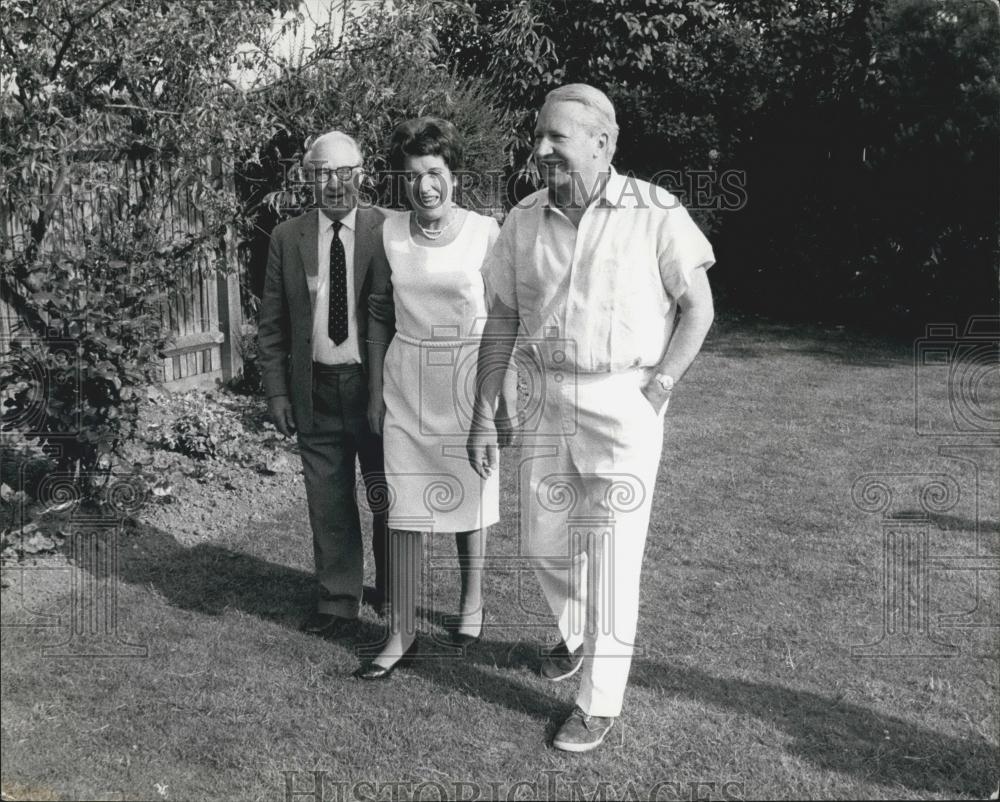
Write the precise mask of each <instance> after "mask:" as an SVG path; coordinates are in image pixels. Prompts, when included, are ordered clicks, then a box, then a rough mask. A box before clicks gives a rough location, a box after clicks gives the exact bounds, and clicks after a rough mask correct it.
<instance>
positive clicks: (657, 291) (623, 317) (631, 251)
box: [482, 171, 715, 373]
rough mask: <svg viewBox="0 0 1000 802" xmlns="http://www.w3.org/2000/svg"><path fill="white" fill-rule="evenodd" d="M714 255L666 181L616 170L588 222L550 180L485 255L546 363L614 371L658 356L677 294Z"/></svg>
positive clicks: (493, 280)
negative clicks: (553, 197) (556, 201)
mask: <svg viewBox="0 0 1000 802" xmlns="http://www.w3.org/2000/svg"><path fill="white" fill-rule="evenodd" d="M714 262H715V255H714V254H713V252H712V246H711V245H710V244H709V242H708V240H707V239H705V236H704V235H703V234H702V233H701V231H700V230H699V229H698V226H697V225H695V223H694V221H693V220H692V219H691V217H690V216H689V215H688V213H687V210H686V209H684V207H683V206H682V205H681V204H680V202H679V201H678V200H677V198H675V197H674V196H673V195H671V194H670V193H669V192H667V191H666V190H663V189H661V188H660V187H657V186H654V185H652V184H649V183H647V182H645V181H640V180H638V179H636V178H633V177H632V176H624V175H620V174H619V173H617V172H615V171H612V172H611V175H610V178H609V179H608V182H607V184H606V185H605V187H604V191H603V192H602V193H601V196H600V198H598V199H597V200H596V201H595V202H594V203H592V204H591V205H590V206H589V207H588V208H587V210H586V211H585V212H584V214H583V218H582V219H581V220H580V225H579V227H577V226H574V225H573V223H571V222H570V221H569V219H568V218H567V217H566V215H565V214H563V212H562V211H561V210H559V209H557V208H556V207H555V206H552V205H551V204H550V203H549V197H548V192H547V190H546V189H541V190H539V191H538V192H536V193H534V194H533V195H530V196H528V197H527V198H525V199H524V200H523V201H521V203H519V204H518V205H517V206H516V207H515V208H514V209H512V210H511V212H510V214H509V215H508V216H507V220H506V222H505V223H504V224H503V228H502V229H501V231H500V237H499V239H498V240H497V243H496V245H495V246H494V247H493V250H492V251H491V252H490V255H489V256H488V257H487V258H486V262H485V263H484V265H483V271H482V273H483V279H484V280H485V282H486V289H487V299H488V300H489V301H490V302H492V300H493V297H494V295H495V296H496V297H499V298H500V300H501V301H503V302H504V303H505V304H506V305H507V306H509V307H510V308H511V309H513V310H515V311H516V312H517V313H518V316H519V318H520V322H521V332H520V333H521V335H522V336H525V335H526V336H527V338H528V341H529V342H530V341H531V340H537V341H538V343H537V344H538V345H540V347H541V350H542V354H541V356H542V358H543V359H544V360H545V364H546V365H548V364H549V363H550V362H552V363H553V366H555V367H560V366H561V367H563V368H564V367H565V366H566V365H565V364H564V363H565V362H566V361H568V362H569V364H570V366H571V367H573V368H575V369H576V370H577V371H578V372H582V373H606V372H616V371H621V370H628V369H630V368H635V367H652V366H654V365H656V364H657V363H659V361H660V359H661V358H662V357H663V353H664V351H665V350H666V346H667V341H668V339H669V337H670V334H671V333H672V331H673V325H674V318H675V315H676V301H677V298H679V297H680V296H682V295H683V294H684V292H685V291H686V290H687V288H688V284H689V278H690V275H691V273H692V272H693V271H694V270H697V269H698V268H708V267H710V266H711V265H712V264H713V263H714Z"/></svg>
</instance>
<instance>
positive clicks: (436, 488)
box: [355, 117, 516, 680]
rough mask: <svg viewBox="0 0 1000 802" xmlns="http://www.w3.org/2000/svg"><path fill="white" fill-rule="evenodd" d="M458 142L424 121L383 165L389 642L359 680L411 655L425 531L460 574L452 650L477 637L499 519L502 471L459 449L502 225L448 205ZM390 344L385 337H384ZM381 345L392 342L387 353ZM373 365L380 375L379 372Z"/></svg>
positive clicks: (379, 279)
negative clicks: (397, 183) (443, 538)
mask: <svg viewBox="0 0 1000 802" xmlns="http://www.w3.org/2000/svg"><path fill="white" fill-rule="evenodd" d="M461 160H462V145H461V142H460V140H459V136H458V132H457V131H456V130H455V127H454V126H453V125H452V124H451V123H449V122H447V121H445V120H440V119H436V118H432V117H422V118H420V119H416V120H409V121H407V122H405V123H402V124H401V125H399V126H398V127H397V128H396V130H395V131H394V132H393V135H392V139H391V143H390V156H389V162H390V166H391V167H392V169H393V171H394V172H395V173H396V174H401V176H402V180H403V183H404V185H405V187H406V196H407V199H408V201H409V205H410V208H411V210H412V211H410V212H409V213H408V214H392V215H389V216H388V217H387V218H386V220H385V223H384V225H383V236H382V241H383V244H384V246H385V251H386V256H387V257H388V264H389V270H390V273H391V276H379V275H373V277H372V290H373V292H374V293H384V292H389V291H391V293H392V299H393V306H394V309H395V319H396V324H395V325H396V331H395V334H394V335H393V334H392V332H391V331H389V330H388V328H387V326H386V324H385V323H383V322H382V321H380V320H379V319H378V317H379V316H376V315H370V316H369V321H370V322H369V335H368V336H369V340H368V353H369V360H370V374H369V397H370V401H369V420H370V422H371V425H372V427H373V431H375V432H379V431H381V433H382V438H383V446H384V451H385V476H386V482H387V484H388V493H387V496H388V498H387V505H388V518H389V527H390V535H389V540H390V543H389V555H390V557H389V574H390V576H389V602H390V603H389V611H390V615H389V617H390V630H389V638H388V640H387V642H386V643H385V644H384V646H383V648H382V651H381V652H380V653H379V654H378V656H376V657H375V658H374V660H373V661H372V662H371V663H369V664H368V665H365V666H362V667H361V668H359V669H358V670H357V671H356V672H355V676H357V677H359V678H361V679H369V680H373V679H385V678H387V677H389V676H390V675H391V674H392V672H393V670H394V669H395V668H396V667H397V666H399V665H402V664H404V663H405V662H408V661H409V658H411V657H412V656H413V655H414V654H415V653H416V648H417V640H416V606H417V596H418V591H419V584H420V579H421V577H422V571H421V560H422V551H423V536H424V533H427V532H430V533H438V532H454V533H455V542H456V545H457V550H458V558H459V567H460V570H461V600H460V615H459V616H458V619H457V626H456V628H455V630H454V632H453V634H452V640H453V642H454V643H456V644H457V645H460V646H467V645H469V644H471V643H474V642H475V641H477V640H478V639H479V636H480V633H481V630H482V625H483V605H482V561H483V555H484V553H485V531H486V527H488V526H490V525H491V524H494V523H496V522H497V520H499V475H492V476H489V477H488V478H487V479H485V480H484V479H481V478H480V477H479V476H478V475H477V474H476V472H475V471H473V469H472V468H471V466H470V465H469V463H468V457H467V454H466V449H465V443H466V438H467V435H468V430H469V422H470V416H471V409H472V400H473V398H474V395H475V378H476V377H475V372H476V356H477V353H478V349H479V339H480V337H481V335H482V326H483V324H484V323H485V320H486V315H487V310H486V299H485V290H484V286H483V280H482V276H481V275H480V272H479V271H480V268H481V267H482V264H483V260H484V259H485V257H486V254H487V253H488V251H489V249H490V247H492V245H493V243H494V241H495V240H496V238H497V236H498V234H499V232H500V228H499V226H498V225H497V223H496V221H495V220H493V218H491V217H484V216H482V215H479V214H476V213H475V212H472V211H468V210H466V209H462V208H460V207H458V206H456V205H455V204H454V203H453V202H452V195H453V190H454V177H453V174H452V171H453V170H456V169H458V168H459V167H460V166H461ZM390 340H391V341H390ZM386 342H390V344H389V346H388V350H386V345H385V344H386ZM380 368H381V369H380ZM514 377H515V373H514V370H513V369H509V370H508V372H507V377H506V380H505V392H504V394H503V398H502V399H501V401H500V403H499V405H498V409H497V431H498V441H499V445H507V444H508V443H509V438H510V431H511V429H510V426H509V416H510V415H516V382H515V378H514Z"/></svg>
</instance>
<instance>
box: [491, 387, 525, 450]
mask: <svg viewBox="0 0 1000 802" xmlns="http://www.w3.org/2000/svg"><path fill="white" fill-rule="evenodd" d="M493 421H494V423H495V424H496V429H497V445H498V446H499V447H500V448H507V447H508V446H512V445H514V443H515V442H516V441H517V439H518V437H519V436H520V434H521V431H520V430H521V425H520V420H519V419H518V417H517V402H516V401H514V402H512V401H509V400H508V399H507V398H505V397H504V396H502V395H501V396H500V398H499V399H498V400H497V411H496V415H494V416H493Z"/></svg>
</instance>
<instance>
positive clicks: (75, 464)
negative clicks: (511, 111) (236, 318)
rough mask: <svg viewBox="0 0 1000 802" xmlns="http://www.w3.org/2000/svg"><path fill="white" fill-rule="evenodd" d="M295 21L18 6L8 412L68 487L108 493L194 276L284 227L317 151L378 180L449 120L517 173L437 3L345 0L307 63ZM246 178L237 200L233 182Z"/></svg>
mask: <svg viewBox="0 0 1000 802" xmlns="http://www.w3.org/2000/svg"><path fill="white" fill-rule="evenodd" d="M363 7H368V10H369V12H370V13H367V14H365V15H364V16H363V17H362V15H361V14H360V13H355V12H359V11H360V10H363ZM297 9H298V3H297V2H292V0H227V2H226V3H203V2H201V1H200V0H159V2H153V0H81V2H77V3H73V4H67V3H63V2H61V0H41V1H40V2H34V1H33V0H31V1H29V0H12V2H9V3H5V4H4V5H3V8H2V11H0V14H2V17H0V58H2V61H0V76H2V77H3V83H4V92H3V94H2V96H0V101H2V104H3V106H2V113H3V114H2V120H0V185H2V186H3V189H4V197H3V199H2V202H3V204H4V207H5V215H4V220H5V228H4V232H3V235H4V241H3V248H2V253H0V262H2V266H3V273H2V288H0V289H2V291H3V296H4V298H5V299H7V300H8V301H9V302H11V303H13V304H14V305H15V306H16V307H18V309H19V313H20V315H21V318H22V321H23V323H24V324H25V325H24V328H23V330H22V332H21V335H20V337H19V339H18V342H16V343H14V344H12V346H11V349H10V354H9V356H8V357H7V358H5V361H4V364H3V379H4V384H5V391H4V396H3V398H2V399H0V403H2V405H3V413H4V416H5V423H6V425H7V426H8V427H11V426H13V427H15V428H17V429H19V430H20V431H21V432H22V433H23V434H25V435H28V436H29V437H32V438H34V439H35V440H37V441H39V442H41V443H43V444H45V445H46V447H47V448H49V450H50V451H52V452H53V453H54V454H56V456H57V458H58V461H59V462H60V463H61V464H60V465H59V469H60V470H71V471H74V472H76V473H78V474H79V475H81V476H84V475H87V476H91V475H93V474H94V468H95V466H99V465H107V464H109V458H110V455H112V454H113V452H115V450H116V449H117V448H118V446H120V445H121V443H122V442H123V440H124V439H126V438H128V437H129V436H130V435H131V433H132V432H133V430H134V427H135V416H136V413H137V399H138V394H139V390H140V388H141V387H142V386H143V385H144V384H146V383H147V382H149V381H150V380H151V379H153V378H155V374H156V371H157V367H158V365H157V363H158V360H159V358H160V355H161V351H162V348H163V347H164V344H165V343H167V341H168V340H169V337H170V329H169V326H168V321H167V320H166V319H165V317H164V316H163V315H162V314H161V307H160V303H161V299H162V298H163V297H164V296H165V295H166V294H167V293H168V292H169V291H170V290H171V289H172V288H173V287H174V286H175V285H176V284H177V283H178V277H179V276H180V275H181V273H182V271H184V270H188V269H190V268H191V266H192V265H193V264H195V263H196V262H197V263H202V264H203V263H204V262H205V261H206V260H208V261H209V263H212V264H215V265H217V266H220V267H221V263H222V260H221V256H222V254H223V252H224V249H225V248H231V247H234V246H235V245H236V244H237V241H238V240H240V239H241V238H242V240H243V243H244V249H245V250H249V251H250V252H251V253H252V250H253V247H252V246H253V236H254V232H260V233H261V235H262V236H266V234H267V232H268V231H269V226H270V225H271V224H273V219H271V220H269V219H268V218H267V214H266V212H267V209H266V207H265V206H264V205H263V204H262V203H261V201H262V199H263V198H265V197H267V196H268V194H269V193H272V192H273V191H275V190H280V189H294V187H295V181H294V176H291V175H289V173H288V171H287V169H286V168H287V162H288V160H289V159H294V158H295V157H296V156H297V155H301V152H302V147H303V144H304V141H305V139H306V137H308V136H310V135H314V134H316V133H319V132H322V131H326V130H330V129H331V128H341V129H343V130H346V131H348V132H349V133H352V134H354V135H355V136H357V137H358V139H359V141H361V143H362V145H364V146H366V147H367V148H368V149H369V151H370V153H371V154H372V155H373V157H375V158H373V161H372V166H373V167H374V170H373V174H374V176H375V178H376V179H377V178H378V168H379V164H380V163H379V160H378V154H380V152H381V150H382V147H383V145H384V142H385V141H386V138H387V137H388V135H389V133H390V132H391V130H392V127H393V125H395V123H396V122H398V121H399V120H401V119H403V118H406V117H411V116H416V115H419V114H428V113H436V114H441V115H445V116H448V117H450V118H451V119H453V120H454V121H455V122H456V124H457V125H458V126H459V128H460V129H462V130H464V131H465V132H466V133H467V134H468V135H469V139H470V143H469V144H470V148H469V150H470V155H471V158H472V161H473V165H474V167H475V168H476V169H477V170H485V169H487V168H488V167H489V166H490V165H493V166H497V165H502V163H503V150H504V148H503V139H502V137H503V132H504V131H505V130H507V128H508V126H506V125H504V124H503V123H502V119H501V118H500V117H499V116H498V114H497V113H496V112H495V110H494V107H493V103H492V100H491V97H490V95H489V93H488V92H487V91H486V90H485V89H484V87H483V86H482V82H481V81H477V80H475V79H468V78H459V77H456V76H455V75H454V74H453V73H452V72H451V71H450V70H449V69H448V68H446V67H445V66H444V65H442V64H441V63H440V60H439V59H437V57H436V53H437V49H436V48H437V42H436V39H435V37H434V34H433V30H434V26H433V25H427V24H424V23H425V21H426V19H427V16H426V15H427V14H428V13H431V14H433V13H434V3H430V4H425V3H400V4H396V5H395V6H391V5H390V4H388V3H381V4H379V3H376V4H371V3H368V4H360V3H352V2H350V0H340V2H339V3H336V4H334V6H333V9H332V11H333V12H334V13H333V14H331V19H330V20H329V21H328V22H327V23H326V24H325V25H321V26H319V28H318V30H317V31H316V33H315V35H314V36H313V37H312V40H311V42H309V43H308V45H309V46H308V48H302V49H300V50H297V51H293V52H287V51H283V50H282V49H281V47H280V46H278V40H279V39H280V35H281V34H282V33H283V32H284V31H285V30H286V29H288V28H289V27H294V26H296V25H300V24H301V23H302V21H303V20H302V17H301V14H300V13H299V12H298V11H297ZM232 172H235V173H236V175H237V186H238V188H239V190H240V191H239V192H234V188H233V185H232V184H231V183H227V182H226V181H225V180H224V178H225V176H226V175H227V174H228V173H232ZM382 188H383V187H382V185H381V184H380V183H379V182H378V180H375V181H373V182H372V190H373V191H374V192H376V193H377V192H378V191H379V190H380V189H382ZM79 203H83V205H84V206H85V207H86V214H83V215H82V216H81V214H79V212H80V209H79V208H77V207H76V206H74V204H77V205H79ZM67 205H68V206H69V207H73V208H72V209H69V208H68V206H67ZM70 212H72V213H70ZM188 216H193V217H195V218H197V221H198V222H197V224H196V225H189V224H186V223H185V220H186V219H187V217H188Z"/></svg>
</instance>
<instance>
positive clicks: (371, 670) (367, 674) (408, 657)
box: [351, 639, 420, 680]
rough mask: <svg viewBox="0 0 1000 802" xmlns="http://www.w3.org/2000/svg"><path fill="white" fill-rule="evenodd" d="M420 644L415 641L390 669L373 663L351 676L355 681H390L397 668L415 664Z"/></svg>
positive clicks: (362, 667)
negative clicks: (414, 659)
mask: <svg viewBox="0 0 1000 802" xmlns="http://www.w3.org/2000/svg"><path fill="white" fill-rule="evenodd" d="M418 643H419V641H417V640H416V639H414V641H413V643H412V644H411V645H410V648H409V649H407V650H406V651H405V652H403V654H402V656H401V657H400V658H399V659H398V660H397V661H396V662H395V663H393V664H392V665H391V666H389V667H388V668H385V667H384V666H380V665H379V664H378V663H375V662H372V663H369V664H368V665H367V666H361V667H360V668H359V669H357V670H356V671H355V672H354V673H353V674H352V675H351V676H352V677H354V678H355V679H363V680H376V679H389V677H391V676H392V672H393V671H395V670H396V669H397V668H405V667H406V666H408V665H410V664H411V663H412V662H413V658H415V657H416V656H417V653H418V652H419V651H420V647H419V646H418Z"/></svg>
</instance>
